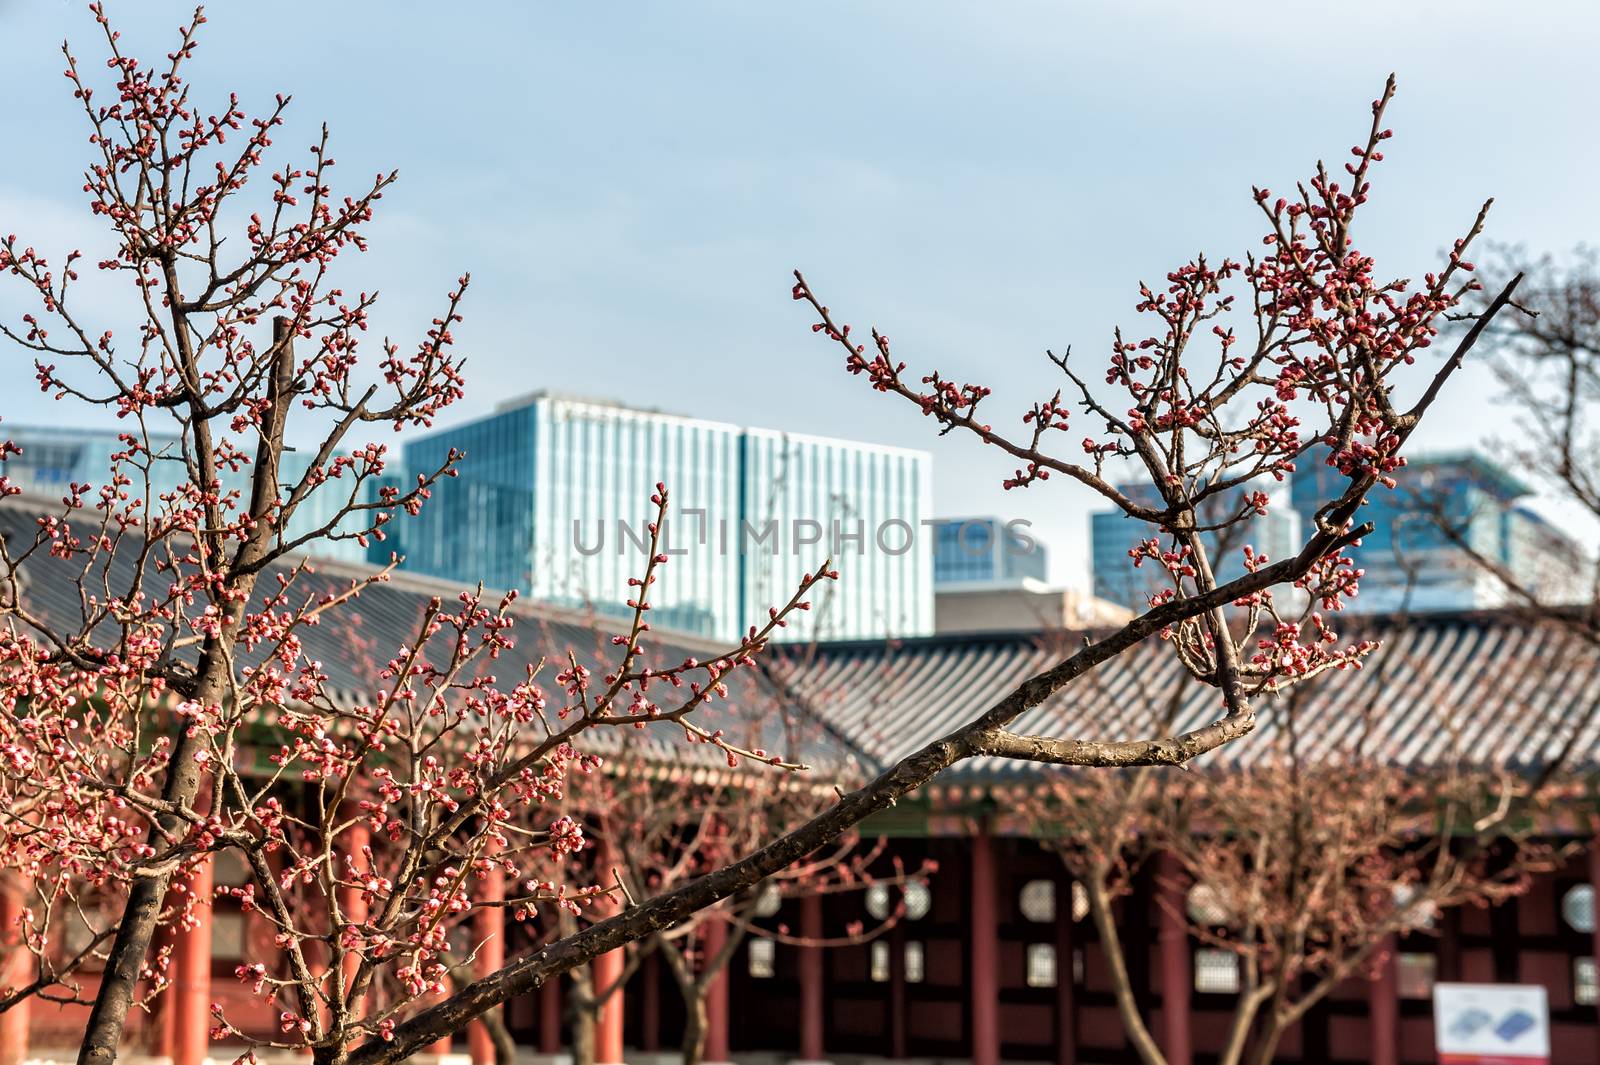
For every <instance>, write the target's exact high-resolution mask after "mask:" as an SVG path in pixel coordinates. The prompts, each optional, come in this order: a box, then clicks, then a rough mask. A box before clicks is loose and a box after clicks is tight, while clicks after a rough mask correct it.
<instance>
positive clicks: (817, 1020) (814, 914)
mask: <svg viewBox="0 0 1600 1065" xmlns="http://www.w3.org/2000/svg"><path fill="white" fill-rule="evenodd" d="M800 936H801V938H802V939H805V940H806V941H807V942H808V943H811V944H818V943H821V942H822V896H821V895H806V896H805V897H804V898H802V899H801V900H800ZM822 1002H823V988H822V948H821V947H820V946H814V945H813V946H803V947H801V948H800V1060H801V1061H802V1062H807V1063H810V1065H818V1063H821V1062H825V1061H826V1060H827V1057H826V1054H827V1051H825V1050H824V1049H823V1046H824V1039H823V1020H822V1016H823V1014H822V1010H823V1005H822Z"/></svg>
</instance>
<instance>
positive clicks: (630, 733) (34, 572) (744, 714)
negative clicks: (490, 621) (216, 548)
mask: <svg viewBox="0 0 1600 1065" xmlns="http://www.w3.org/2000/svg"><path fill="white" fill-rule="evenodd" d="M60 513H61V506H60V502H59V500H56V501H51V500H45V499H40V498H37V497H32V496H26V495H24V496H14V497H11V498H9V499H6V500H5V501H4V502H0V537H4V538H5V541H6V542H7V543H8V544H9V545H11V548H12V551H13V552H14V553H15V552H16V551H17V550H19V548H20V546H22V545H26V544H28V543H31V542H32V541H33V538H34V536H35V533H36V530H37V527H38V526H37V523H38V521H39V519H40V517H41V516H43V515H46V514H56V515H59V514H60ZM93 516H94V515H93V512H80V514H79V515H77V516H75V518H74V524H75V526H78V527H77V528H76V529H75V531H76V532H77V534H78V535H79V536H80V537H83V536H87V535H89V533H90V531H91V527H90V524H89V523H90V522H91V521H92V520H93ZM125 546H127V548H128V549H127V550H119V552H118V553H117V555H116V557H115V558H114V560H113V562H112V567H111V569H112V580H111V581H110V582H109V587H110V588H111V589H112V590H113V592H116V591H119V590H121V589H125V588H126V587H127V586H128V581H129V578H131V576H132V574H133V565H134V562H133V558H134V554H135V550H136V545H134V544H128V545H125ZM300 561H303V560H302V559H299V558H295V559H289V560H285V561H284V562H282V563H280V564H277V565H275V566H273V567H272V568H270V569H269V570H268V571H267V572H266V573H265V574H264V575H263V577H262V579H261V580H260V581H259V583H258V590H260V591H266V590H269V589H275V588H276V587H277V581H276V579H275V576H276V574H278V573H280V572H285V571H286V570H287V569H288V568H289V566H290V565H291V564H293V563H297V562H300ZM310 562H311V566H312V568H313V572H311V573H308V574H304V575H301V576H300V577H298V578H296V580H295V589H296V592H295V595H294V596H293V597H292V598H293V601H294V602H297V603H298V602H299V601H301V599H302V598H303V597H306V596H314V595H317V594H319V593H323V592H335V591H340V590H343V589H346V588H348V587H349V586H350V582H351V581H352V580H355V579H360V578H364V577H370V576H371V575H372V573H373V568H372V567H368V566H362V565H357V564H351V563H345V562H333V561H327V560H310ZM82 566H83V563H82V562H81V561H78V562H74V563H68V562H65V561H62V560H59V559H55V558H52V557H49V556H48V555H47V554H46V553H45V552H43V551H40V552H37V553H35V554H34V555H33V556H32V557H31V558H30V559H29V560H28V561H27V562H26V563H25V564H24V566H23V577H24V579H23V587H22V590H21V596H22V600H23V603H24V605H25V606H26V607H27V608H28V609H29V611H30V612H31V613H33V614H35V615H37V616H40V617H43V618H46V619H49V620H50V621H52V622H53V624H54V626H55V627H57V628H58V629H60V630H64V631H76V630H77V628H79V627H80V626H81V624H82V618H83V614H82V609H81V604H80V598H79V589H78V586H77V584H76V583H75V578H76V576H77V574H78V572H79V571H80V570H81V569H82ZM166 583H167V578H165V577H163V576H160V575H158V574H155V573H154V571H153V569H152V579H151V580H150V586H151V587H164V586H165V585H166ZM99 584H100V582H99V581H98V580H93V581H91V582H90V584H89V586H88V591H89V592H90V594H94V592H95V591H96V586H98V585H99ZM461 591H462V589H461V587H460V586H459V585H456V584H453V583H451V582H447V581H441V580H436V579H433V578H429V577H420V576H416V575H413V574H408V573H403V572H396V573H393V574H391V575H390V577H389V579H388V580H387V581H385V582H384V583H381V584H375V585H372V586H370V587H368V588H366V589H365V590H364V591H362V593H361V595H360V596H359V598H358V599H357V600H355V602H353V603H351V604H349V605H348V606H345V607H341V608H339V609H338V610H337V611H336V612H333V613H330V614H329V615H327V617H326V619H325V620H324V621H323V622H322V623H321V624H318V625H314V626H312V625H307V626H302V627H301V628H300V629H298V630H297V633H298V635H299V636H300V638H301V640H302V642H303V645H304V649H305V654H306V656H307V657H308V658H310V659H313V660H316V661H318V662H320V663H321V667H322V670H323V672H324V673H326V674H327V676H328V678H329V679H328V685H329V687H330V689H331V690H332V693H333V695H334V698H335V701H336V702H343V703H346V704H354V703H357V702H360V701H362V700H363V699H365V698H368V697H369V696H368V693H369V692H370V690H371V685H372V684H373V683H374V680H375V677H376V674H377V672H378V670H379V669H380V668H381V667H382V665H383V663H384V662H386V661H388V660H389V659H390V658H391V657H392V656H393V655H394V654H395V653H396V652H397V651H399V650H400V648H401V647H402V646H404V645H406V644H407V643H409V642H410V641H412V640H414V639H415V637H416V634H417V632H418V629H419V627H420V625H421V620H422V616H423V610H424V609H425V607H426V606H427V604H428V602H429V600H431V599H432V598H434V597H435V596H437V597H438V598H440V599H441V600H442V601H443V604H444V606H445V607H446V609H449V608H450V607H451V606H452V605H453V604H454V601H455V599H456V597H457V596H458V595H459V594H460V593H461ZM258 598H259V595H258ZM497 600H498V594H497V593H494V594H492V598H490V600H489V601H490V602H494V601H497ZM512 615H513V617H514V619H515V626H514V628H513V630H512V638H513V646H512V648H511V649H510V650H508V651H506V652H503V653H502V654H501V655H500V657H499V658H498V659H496V660H494V661H493V662H492V663H489V662H488V661H487V659H484V660H483V663H484V665H483V668H486V669H488V670H489V671H490V672H491V673H492V674H493V675H494V676H495V677H496V678H497V679H499V680H500V681H501V682H502V683H504V684H513V683H516V682H517V681H519V680H521V679H522V678H523V677H524V676H525V674H526V670H527V668H528V667H529V666H532V665H536V664H537V663H539V662H540V661H541V659H542V660H544V661H546V662H547V663H549V664H548V665H547V666H546V672H545V673H543V674H541V676H540V683H541V685H542V686H543V687H544V688H545V690H546V691H547V692H553V691H555V690H556V685H555V681H554V674H555V673H556V672H557V671H558V670H560V669H562V668H564V667H565V665H566V661H567V655H568V652H569V651H570V652H571V653H572V654H573V655H574V656H576V658H577V660H578V661H579V662H580V663H581V664H583V665H584V666H586V667H587V668H589V669H590V670H591V671H592V672H593V673H594V674H595V676H596V677H597V678H598V677H599V676H600V675H601V674H602V673H604V672H605V671H606V670H607V669H609V668H610V667H611V666H612V665H613V664H614V663H615V662H616V654H615V651H616V648H614V647H613V646H611V644H610V640H611V637H612V635H613V634H615V633H619V632H625V631H626V630H627V626H628V620H627V619H624V618H618V617H604V616H597V615H595V614H592V613H591V614H586V613H583V612H579V611H572V610H563V609H558V608H554V607H549V606H545V605H542V604H534V603H528V602H526V601H519V602H517V603H516V604H514V605H513V608H512ZM102 635H103V636H105V637H107V638H109V637H111V636H112V635H113V634H112V633H111V632H110V631H107V632H105V633H103V634H102ZM644 643H645V649H646V654H647V657H648V660H649V662H650V664H652V665H655V666H658V667H660V666H670V665H676V664H678V663H679V662H682V661H683V660H684V659H685V658H687V657H690V656H694V657H696V658H699V659H700V660H702V661H704V660H707V659H709V658H710V657H712V656H713V655H716V654H718V653H720V652H723V651H726V650H728V648H727V647H726V646H725V645H722V644H719V643H713V642H711V641H708V640H705V639H703V638H700V637H696V636H690V635H685V634H680V633H668V632H664V631H663V632H660V633H656V632H652V633H650V634H647V635H646V637H645V641H644ZM441 646H442V645H441ZM241 657H242V659H243V660H244V661H246V662H247V663H250V662H253V661H255V660H256V659H257V658H258V657H259V656H254V657H253V656H251V655H249V654H248V653H246V654H243V655H241ZM703 676H704V674H699V673H697V674H694V675H692V676H691V677H690V679H700V678H703ZM728 685H729V691H730V697H729V698H728V699H727V700H726V701H715V702H713V703H711V704H709V705H708V706H705V707H702V708H700V709H697V710H696V711H695V720H696V721H697V722H699V723H700V724H701V725H703V726H705V727H706V728H709V729H719V728H720V729H723V730H725V732H726V734H727V736H728V738H729V739H730V740H731V741H732V742H734V743H737V744H741V745H744V746H748V747H761V748H764V749H767V750H770V751H772V752H773V753H775V754H781V755H783V756H784V757H785V758H788V759H791V760H796V761H802V762H805V763H807V764H812V765H815V766H817V767H818V768H823V767H827V768H829V769H832V770H839V769H844V768H847V767H849V766H852V765H855V764H857V763H858V762H859V761H860V757H859V752H858V751H857V750H856V749H855V748H854V746H853V745H852V744H851V743H850V742H849V741H848V739H846V738H845V737H843V736H842V735H841V734H840V733H838V732H837V730H835V729H833V728H832V727H831V725H830V724H829V723H828V722H826V721H822V720H819V719H817V718H815V717H814V716H811V715H810V713H809V711H808V710H807V708H806V707H805V705H804V704H803V703H802V702H801V701H799V700H796V699H793V698H792V697H790V696H789V695H788V694H787V692H786V691H785V689H784V686H783V685H782V684H781V683H780V682H778V681H775V680H774V679H773V678H771V677H769V676H767V675H766V674H765V673H763V672H762V671H760V670H751V669H740V670H737V671H735V672H734V673H733V674H731V675H729V677H728ZM652 695H656V696H658V697H660V698H663V699H665V698H667V697H668V692H667V690H666V689H665V687H664V686H663V687H662V688H660V689H657V690H655V691H653V692H652ZM552 702H555V700H554V699H552ZM664 705H671V703H670V702H668V703H665V704H664ZM619 741H620V742H625V743H627V744H628V747H629V750H630V752H632V754H634V755H635V756H639V757H643V758H646V759H649V760H652V761H656V762H671V763H674V764H679V765H684V766H687V767H691V768H692V767H696V766H699V767H703V768H705V769H709V770H715V769H718V768H726V756H725V755H723V754H722V752H720V751H718V750H716V749H715V748H712V747H710V746H707V745H704V744H697V745H692V746H691V745H688V744H686V743H685V742H684V733H683V730H682V729H681V728H679V727H677V726H674V725H666V724H658V725H652V726H649V727H647V728H645V729H643V730H634V729H631V728H630V729H609V728H600V729H594V730H591V731H590V732H589V733H587V734H586V735H585V737H584V741H583V743H582V744H581V745H582V746H584V747H586V748H587V749H593V750H597V751H600V752H602V753H604V752H608V751H614V750H616V749H617V743H618V742H619Z"/></svg>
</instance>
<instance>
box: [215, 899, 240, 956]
mask: <svg viewBox="0 0 1600 1065" xmlns="http://www.w3.org/2000/svg"><path fill="white" fill-rule="evenodd" d="M211 956H212V957H213V958H216V959H217V960H218V961H239V960H241V959H242V958H243V957H244V914H242V913H240V912H239V911H238V910H213V911H212V913H211Z"/></svg>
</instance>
